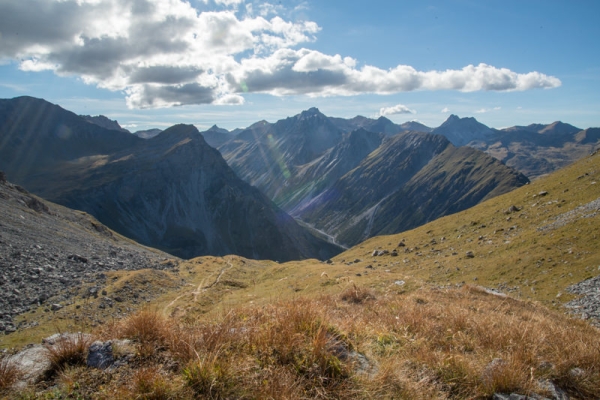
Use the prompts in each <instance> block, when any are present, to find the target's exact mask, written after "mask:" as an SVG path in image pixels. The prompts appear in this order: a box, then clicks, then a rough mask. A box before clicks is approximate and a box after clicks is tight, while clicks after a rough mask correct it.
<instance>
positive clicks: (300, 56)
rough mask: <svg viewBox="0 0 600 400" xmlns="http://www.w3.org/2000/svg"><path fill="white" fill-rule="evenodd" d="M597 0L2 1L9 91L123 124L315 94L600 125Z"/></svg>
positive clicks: (319, 99) (243, 117) (175, 119)
mask: <svg viewBox="0 0 600 400" xmlns="http://www.w3.org/2000/svg"><path fill="white" fill-rule="evenodd" d="M598 15H600V2H599V1H596V0H590V1H583V0H580V1H574V2H567V1H548V0H546V1H533V0H531V1H506V0H505V1H475V0H472V1H467V0H464V1H457V0H447V1H430V2H423V1H382V0H371V1H368V2H367V1H358V0H345V1H337V0H321V1H313V0H281V1H272V2H263V1H252V0H192V1H190V2H184V1H182V0H160V1H158V0H78V1H76V0H62V1H60V2H59V1H54V0H28V1H21V0H0V98H11V97H16V96H21V95H29V96H35V97H41V98H45V99H46V100H48V101H51V102H53V103H57V104H59V105H61V106H62V107H64V108H66V109H69V110H72V111H74V112H76V113H79V114H92V115H98V114H103V115H106V116H107V117H109V118H111V119H116V120H118V121H119V123H120V124H121V125H123V126H125V127H127V128H128V129H130V130H132V131H134V130H138V129H148V128H152V127H158V128H166V127H168V126H171V125H173V124H176V123H192V124H195V125H196V126H197V127H198V128H199V129H200V130H203V129H207V128H208V127H210V126H211V125H213V124H217V125H219V126H221V127H224V128H227V129H233V128H236V127H245V126H248V125H250V124H251V123H253V122H256V121H258V120H260V119H266V120H268V121H271V122H273V121H276V120H278V119H281V118H285V117H287V116H291V115H294V114H297V113H299V112H300V111H302V110H304V109H307V108H310V107H313V106H316V107H318V108H320V109H321V111H322V112H323V113H325V114H326V115H330V116H336V117H348V118H349V117H353V116H356V115H364V116H369V117H377V116H379V115H385V116H386V117H388V118H390V119H391V120H393V121H395V122H398V123H402V122H404V121H408V120H418V121H420V122H422V123H424V124H426V125H428V126H432V127H435V126H438V125H440V124H441V123H442V122H443V121H444V120H445V119H446V118H447V117H448V116H449V115H450V113H454V114H457V115H459V116H461V117H469V116H473V117H475V118H477V119H478V120H479V121H481V122H483V123H485V124H487V125H489V126H492V127H496V128H501V127H506V126H512V125H526V124H529V123H534V122H535V123H550V122H553V121H556V120H562V121H564V122H568V123H571V124H573V125H575V126H578V127H581V128H587V127H590V126H595V127H598V126H600V45H599V44H598V39H599V38H600V24H598V23H597V17H598Z"/></svg>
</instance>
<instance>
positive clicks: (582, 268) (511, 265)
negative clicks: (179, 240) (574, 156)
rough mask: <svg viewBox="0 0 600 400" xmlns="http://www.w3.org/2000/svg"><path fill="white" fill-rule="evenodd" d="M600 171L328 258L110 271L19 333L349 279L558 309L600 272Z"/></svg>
mask: <svg viewBox="0 0 600 400" xmlns="http://www.w3.org/2000/svg"><path fill="white" fill-rule="evenodd" d="M599 171H600V155H598V154H595V155H593V156H589V157H586V158H584V159H582V160H580V161H578V162H577V163H575V164H573V165H572V166H569V167H567V168H565V169H563V170H560V171H557V172H555V173H553V174H552V175H549V176H547V177H544V178H541V179H539V180H537V181H535V182H534V183H531V184H529V185H526V186H524V187H521V188H519V189H516V190H514V191H512V192H510V193H508V194H505V195H501V196H498V197H495V198H493V199H490V200H488V201H486V202H484V203H481V204H479V205H477V206H475V207H473V208H471V209H469V210H466V211H463V212H460V213H457V214H454V215H450V216H447V217H444V218H441V219H438V220H436V221H433V222H431V223H429V224H427V225H425V226H422V227H419V228H417V229H414V230H411V231H407V232H403V233H400V234H396V235H390V236H379V237H375V238H371V239H369V240H367V241H366V242H363V243H361V244H360V245H357V246H355V247H353V248H351V249H349V250H347V251H346V252H344V253H342V254H340V255H339V256H337V257H335V258H333V259H332V260H331V261H330V262H320V261H317V260H314V259H313V260H304V261H294V262H287V263H282V264H279V263H276V262H273V261H266V260H248V259H245V258H242V257H238V256H225V257H198V258H195V259H193V260H189V261H181V262H180V263H179V265H178V266H177V267H176V268H175V269H174V270H172V271H168V272H167V271H159V272H144V271H135V272H129V271H124V272H109V273H106V279H105V280H104V281H103V282H101V283H99V284H98V283H94V287H97V289H98V290H99V292H98V293H99V296H98V297H97V298H94V297H93V296H89V295H88V294H86V293H89V289H87V288H85V287H84V288H81V289H80V291H79V297H78V299H79V300H77V301H76V302H74V303H73V304H72V305H69V306H66V307H65V308H64V309H61V310H58V311H55V312H52V313H48V312H46V313H44V312H43V310H42V309H43V308H44V307H41V308H40V310H38V311H37V314H30V315H27V316H26V317H27V318H29V319H34V318H36V316H41V317H40V318H41V320H40V324H39V326H37V327H35V328H31V329H29V330H25V331H24V332H22V333H18V334H19V335H26V336H27V337H28V338H29V339H31V338H34V337H37V336H40V337H41V336H42V335H43V334H42V333H39V332H42V331H43V332H48V329H49V328H48V327H55V326H58V325H60V326H61V329H65V330H66V329H73V328H76V327H78V326H82V325H84V324H92V325H98V324H100V323H101V322H102V321H106V320H109V319H111V318H119V317H120V316H123V315H125V314H127V313H130V312H132V311H134V310H136V309H139V308H140V307H150V308H153V309H155V310H159V311H161V312H162V313H164V314H166V315H169V316H175V317H179V318H182V319H183V320H186V319H190V320H191V319H193V318H196V317H197V316H199V315H203V314H207V313H208V314H212V313H217V314H220V313H222V312H227V311H228V310H231V309H232V308H235V307H238V306H241V305H249V304H256V305H261V304H268V303H272V302H273V301H276V300H286V299H293V298H298V297H309V298H316V297H318V296H319V295H321V294H337V293H340V292H341V291H343V290H344V289H346V288H347V287H348V286H352V285H357V286H360V287H369V288H372V289H374V291H375V292H376V293H379V294H382V293H390V294H391V293H402V292H411V291H414V290H416V289H418V288H421V287H422V286H446V285H455V284H460V283H463V282H464V283H468V284H474V285H480V286H484V287H488V288H494V289H499V290H500V291H502V292H504V293H507V294H509V295H510V296H513V297H516V298H521V299H531V300H537V301H541V302H542V303H544V304H546V305H548V306H551V307H552V306H555V307H559V308H560V305H561V304H563V303H565V302H566V301H568V300H569V299H571V298H573V295H571V294H569V293H568V292H565V289H566V288H567V287H568V286H569V285H571V284H573V283H577V282H580V281H582V280H584V279H587V278H590V277H593V276H596V275H598V274H599V273H600V271H599V269H598V268H599V266H600V253H599V252H598V236H599V233H600V232H599V227H600V223H599V222H600V221H599V218H600V217H599V212H598V211H599V208H600V205H599V203H600V200H599V198H600V186H598V185H599V183H598V180H599V178H600V176H599ZM513 206H514V207H513ZM517 209H518V210H520V211H517ZM400 243H402V245H400ZM375 250H377V251H378V252H381V253H382V255H374V251H375ZM386 250H387V253H386V252H385V251H386ZM123 288H125V289H123ZM103 290H104V291H105V293H106V294H101V293H103V292H102V291H103ZM117 297H118V299H119V301H118V302H117V301H115V300H116V299H117ZM51 302H52V299H50V300H48V304H50V303H51ZM102 303H104V306H100V304H102ZM111 303H112V306H111V305H110V304H111ZM117 310H119V313H117ZM215 315H216V314H215ZM57 321H58V322H57ZM44 327H46V328H44ZM43 328H44V329H43ZM36 332H37V333H36ZM12 341H17V339H14V340H12ZM5 343H6V341H5Z"/></svg>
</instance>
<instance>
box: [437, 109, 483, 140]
mask: <svg viewBox="0 0 600 400" xmlns="http://www.w3.org/2000/svg"><path fill="white" fill-rule="evenodd" d="M431 133H433V134H436V135H443V136H445V137H446V138H447V139H448V140H449V141H450V142H451V143H452V144H453V145H455V146H464V145H466V144H468V143H470V142H472V141H473V140H485V138H487V137H488V136H490V135H491V134H492V133H493V130H492V129H490V128H489V127H487V126H485V125H484V124H482V123H480V122H479V121H477V120H476V119H475V118H459V117H457V116H456V115H454V114H452V115H450V117H448V119H447V120H446V121H445V122H444V123H443V124H442V125H440V126H439V127H437V128H435V129H433V130H432V131H431Z"/></svg>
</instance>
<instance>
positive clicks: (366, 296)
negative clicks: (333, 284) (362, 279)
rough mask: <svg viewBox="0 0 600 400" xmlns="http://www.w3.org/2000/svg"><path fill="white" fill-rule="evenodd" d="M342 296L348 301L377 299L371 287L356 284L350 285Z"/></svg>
mask: <svg viewBox="0 0 600 400" xmlns="http://www.w3.org/2000/svg"><path fill="white" fill-rule="evenodd" d="M340 298H341V299H342V300H343V301H347V302H348V303H356V304H362V303H365V302H367V301H369V300H375V295H374V294H373V291H372V290H371V289H368V288H365V287H359V286H356V285H355V284H354V283H353V284H352V286H348V287H347V288H346V289H345V290H344V291H343V292H342V293H341V294H340Z"/></svg>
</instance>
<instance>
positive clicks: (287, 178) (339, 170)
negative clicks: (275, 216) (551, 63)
mask: <svg viewBox="0 0 600 400" xmlns="http://www.w3.org/2000/svg"><path fill="white" fill-rule="evenodd" d="M355 126H361V128H358V129H355V130H353V131H351V132H349V133H344V131H345V130H346V129H349V128H351V127H355ZM405 126H416V127H418V128H419V129H420V130H421V131H420V132H409V133H407V132H403V133H397V134H395V135H391V134H390V132H393V130H397V131H398V132H402V127H401V126H400V125H395V124H393V123H392V122H391V121H389V120H388V119H387V118H384V117H381V118H379V119H377V120H373V119H369V118H366V117H361V116H358V117H355V118H352V119H342V118H331V117H326V116H325V115H323V114H322V113H321V112H320V111H319V110H317V109H315V108H312V109H309V110H307V111H303V112H302V113H300V114H298V115H296V116H294V117H290V118H287V119H285V120H281V121H278V122H276V123H274V124H270V123H268V122H266V121H260V122H257V123H255V124H254V125H252V126H251V127H249V128H248V129H246V130H245V131H243V132H241V133H239V134H238V135H237V136H236V137H235V138H234V139H232V140H230V141H228V142H227V143H225V144H223V145H222V146H220V147H219V150H220V151H221V153H222V154H223V157H224V158H225V159H226V160H227V162H228V163H229V165H231V167H232V168H233V170H234V171H235V172H236V173H237V174H238V176H240V177H241V178H242V179H245V180H246V181H247V182H249V183H250V184H252V185H255V186H257V187H258V188H259V189H261V190H262V191H263V192H264V193H266V194H267V196H268V197H269V198H271V199H272V200H273V201H274V202H275V203H276V204H277V205H278V206H280V207H282V208H283V209H284V210H286V211H287V212H288V213H290V214H291V215H292V216H294V217H295V218H297V219H299V220H301V221H303V222H305V223H307V224H308V225H309V226H312V227H314V228H316V229H317V230H320V231H322V232H325V233H326V234H328V235H329V236H330V237H333V238H334V239H335V240H337V241H338V242H339V243H342V244H344V245H353V244H355V243H358V241H359V240H364V239H366V238H368V237H370V236H372V235H376V234H379V233H382V232H384V231H385V232H386V233H387V232H398V231H401V230H404V229H409V228H412V227H415V226H417V225H419V224H423V223H425V222H428V221H430V220H432V219H435V218H437V217H439V216H442V215H446V214H447V213H451V212H456V211H459V210H463V209H465V208H466V207H470V206H472V205H474V204H476V203H477V202H479V201H481V200H482V199H483V198H487V197H489V196H493V195H496V194H499V193H504V192H506V191H509V190H510V189H512V188H515V187H518V186H520V185H522V184H524V183H525V182H527V178H526V177H525V176H523V175H521V174H518V173H516V172H515V171H513V170H511V169H510V168H507V167H506V166H504V165H502V164H501V163H499V162H497V161H495V160H494V159H492V158H491V157H489V156H486V155H485V154H483V153H480V152H479V151H476V150H473V149H466V150H465V149H461V150H460V151H459V150H457V149H456V148H455V147H454V146H452V145H451V143H450V142H449V141H448V140H447V139H446V138H444V137H443V136H442V135H435V134H431V133H427V132H426V131H427V130H428V128H427V127H425V126H424V125H421V124H418V123H409V124H407V125H405ZM369 129H372V130H374V131H369ZM392 129H393V130H392ZM437 129H440V131H442V132H445V133H446V134H448V135H450V136H453V137H454V138H459V137H461V138H463V140H464V139H466V135H464V134H463V133H464V132H463V131H461V129H464V130H465V131H466V132H468V133H469V134H470V135H471V136H479V135H488V134H490V133H492V130H491V129H490V128H487V127H485V125H483V124H479V123H478V122H477V121H475V119H473V118H464V119H460V118H458V117H456V116H451V117H450V118H449V119H448V121H446V123H445V124H444V125H442V127H440V128H437ZM461 132H463V133H461ZM451 149H452V150H451ZM442 154H444V157H443V156H442ZM459 155H460V156H462V157H464V158H465V161H464V163H458V164H456V157H459ZM442 161H445V162H448V163H454V164H456V165H454V164H452V165H447V166H440V167H439V170H436V173H435V174H434V173H432V179H433V177H436V179H441V178H437V177H438V175H436V174H440V175H443V174H444V171H445V169H447V170H448V171H449V172H448V171H446V172H445V173H446V175H447V180H443V179H441V181H442V182H443V183H444V185H443V186H441V187H435V186H432V185H431V183H430V182H428V181H427V179H425V178H421V179H418V177H419V176H421V175H418V173H419V172H421V174H426V171H427V168H433V167H432V165H440V164H441V163H442ZM430 163H431V165H430ZM426 166H428V167H427V168H426ZM473 168H474V169H475V170H476V171H478V172H477V173H473V174H470V175H469V172H468V171H470V169H473ZM464 175H467V176H468V178H466V177H465V176H464ZM454 180H456V181H454ZM409 182H410V184H409ZM452 182H454V183H455V184H454V186H452V185H451V183H452ZM465 182H466V183H467V184H462V183H465ZM405 185H408V186H405ZM403 193H409V194H410V196H414V197H415V198H418V197H419V196H420V195H421V194H423V193H425V194H426V195H431V196H432V198H431V199H428V201H426V202H425V201H423V199H420V201H421V203H422V204H419V207H418V211H415V210H412V211H411V213H410V215H409V214H405V213H403V212H401V210H398V209H397V208H395V206H394V204H395V203H394V204H393V203H392V202H391V201H392V200H389V202H386V201H388V199H393V200H394V201H395V202H397V204H406V205H409V204H411V202H412V201H413V200H412V199H411V198H410V197H406V198H404V197H403V196H404V195H403ZM406 209H408V208H406ZM394 213H397V214H398V215H393V214H394Z"/></svg>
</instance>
